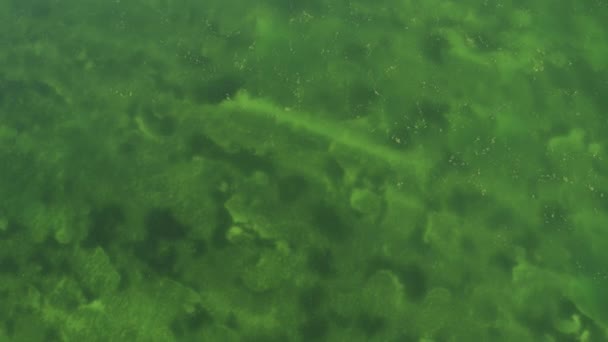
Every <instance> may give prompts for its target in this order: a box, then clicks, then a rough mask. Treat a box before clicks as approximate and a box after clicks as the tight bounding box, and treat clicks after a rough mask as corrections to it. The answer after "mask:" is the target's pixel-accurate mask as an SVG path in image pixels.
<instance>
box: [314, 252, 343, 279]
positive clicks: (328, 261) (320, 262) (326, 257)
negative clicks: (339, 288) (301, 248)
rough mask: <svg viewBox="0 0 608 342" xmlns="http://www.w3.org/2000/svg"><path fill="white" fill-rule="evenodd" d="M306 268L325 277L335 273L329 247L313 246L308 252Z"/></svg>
mask: <svg viewBox="0 0 608 342" xmlns="http://www.w3.org/2000/svg"><path fill="white" fill-rule="evenodd" d="M307 264H308V268H309V269H310V270H311V271H312V272H314V273H316V274H317V275H319V276H321V277H323V278H325V277H329V276H331V275H333V274H335V272H336V270H335V267H334V261H333V254H332V252H331V249H329V248H323V249H320V248H315V249H313V250H311V251H310V252H309V253H308V258H307Z"/></svg>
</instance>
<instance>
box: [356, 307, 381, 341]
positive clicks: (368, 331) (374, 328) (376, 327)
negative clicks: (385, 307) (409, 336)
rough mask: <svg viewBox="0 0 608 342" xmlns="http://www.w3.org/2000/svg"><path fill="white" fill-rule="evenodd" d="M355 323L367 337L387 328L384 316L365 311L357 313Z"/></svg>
mask: <svg viewBox="0 0 608 342" xmlns="http://www.w3.org/2000/svg"><path fill="white" fill-rule="evenodd" d="M356 324H357V327H358V328H359V329H360V330H361V331H362V332H363V333H364V334H365V336H366V337H367V338H372V337H374V336H376V335H378V334H379V333H381V332H382V331H384V330H386V328H387V322H386V318H384V317H381V316H378V315H374V314H370V313H367V312H363V313H361V314H359V316H358V317H357V320H356Z"/></svg>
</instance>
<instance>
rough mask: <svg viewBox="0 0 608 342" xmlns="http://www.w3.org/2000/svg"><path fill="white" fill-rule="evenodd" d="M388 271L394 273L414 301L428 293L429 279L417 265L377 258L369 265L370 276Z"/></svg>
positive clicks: (368, 272)
mask: <svg viewBox="0 0 608 342" xmlns="http://www.w3.org/2000/svg"><path fill="white" fill-rule="evenodd" d="M380 270H388V271H391V272H393V273H394V274H395V275H397V277H398V278H399V280H400V281H401V283H402V284H403V285H404V287H405V293H406V295H407V296H408V298H410V299H411V300H413V301H419V300H421V299H423V298H424V296H425V295H426V293H427V292H428V279H427V275H426V273H425V272H424V269H423V268H422V267H421V266H419V265H417V264H415V263H404V264H401V263H398V262H396V261H392V260H389V259H386V258H382V257H375V258H372V259H371V260H370V262H369V263H368V265H367V272H366V274H367V275H368V276H372V275H373V274H375V273H376V272H377V271H380Z"/></svg>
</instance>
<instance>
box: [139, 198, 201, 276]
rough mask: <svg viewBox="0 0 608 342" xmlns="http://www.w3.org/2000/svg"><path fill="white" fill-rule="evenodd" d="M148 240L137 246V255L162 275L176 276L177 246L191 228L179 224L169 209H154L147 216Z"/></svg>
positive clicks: (145, 221) (145, 219)
mask: <svg viewBox="0 0 608 342" xmlns="http://www.w3.org/2000/svg"><path fill="white" fill-rule="evenodd" d="M144 224H145V228H146V231H147V236H146V238H145V239H144V240H143V241H141V242H139V243H137V244H136V246H135V255H136V256H137V257H138V258H139V259H140V260H142V261H143V262H144V263H145V264H146V265H148V266H149V267H150V268H151V269H152V270H153V271H155V272H157V273H158V274H161V275H175V271H176V270H175V266H176V264H177V262H178V256H179V253H178V250H179V248H180V246H179V245H178V244H177V242H178V241H179V240H183V239H185V238H186V237H187V234H188V232H189V231H190V228H189V227H187V226H185V225H184V224H182V223H181V222H179V221H178V220H177V219H176V218H175V216H174V215H173V213H172V212H171V211H170V210H169V209H167V208H153V209H151V210H150V211H148V213H147V214H146V217H145V218H144Z"/></svg>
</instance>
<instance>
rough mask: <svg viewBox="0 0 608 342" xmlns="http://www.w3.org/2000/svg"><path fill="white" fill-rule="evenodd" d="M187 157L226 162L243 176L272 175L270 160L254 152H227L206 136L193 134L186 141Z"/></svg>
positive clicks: (243, 150) (272, 167)
mask: <svg viewBox="0 0 608 342" xmlns="http://www.w3.org/2000/svg"><path fill="white" fill-rule="evenodd" d="M186 149H187V150H186V151H187V152H186V153H187V157H189V158H191V157H193V156H201V157H204V158H206V159H210V160H215V161H220V162H226V163H228V164H230V165H232V166H234V167H235V168H237V169H238V170H240V171H241V172H243V173H245V174H251V173H253V172H255V171H264V172H266V173H267V174H274V172H275V166H274V163H273V162H272V159H271V158H267V157H264V156H259V155H257V154H256V153H255V151H252V150H247V149H243V148H241V149H238V150H235V151H227V150H226V149H224V148H223V147H222V146H220V145H218V144H217V143H216V142H215V141H213V140H212V139H211V138H209V137H208V136H206V135H204V134H202V133H193V134H192V135H190V136H189V137H188V139H187V141H186Z"/></svg>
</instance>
